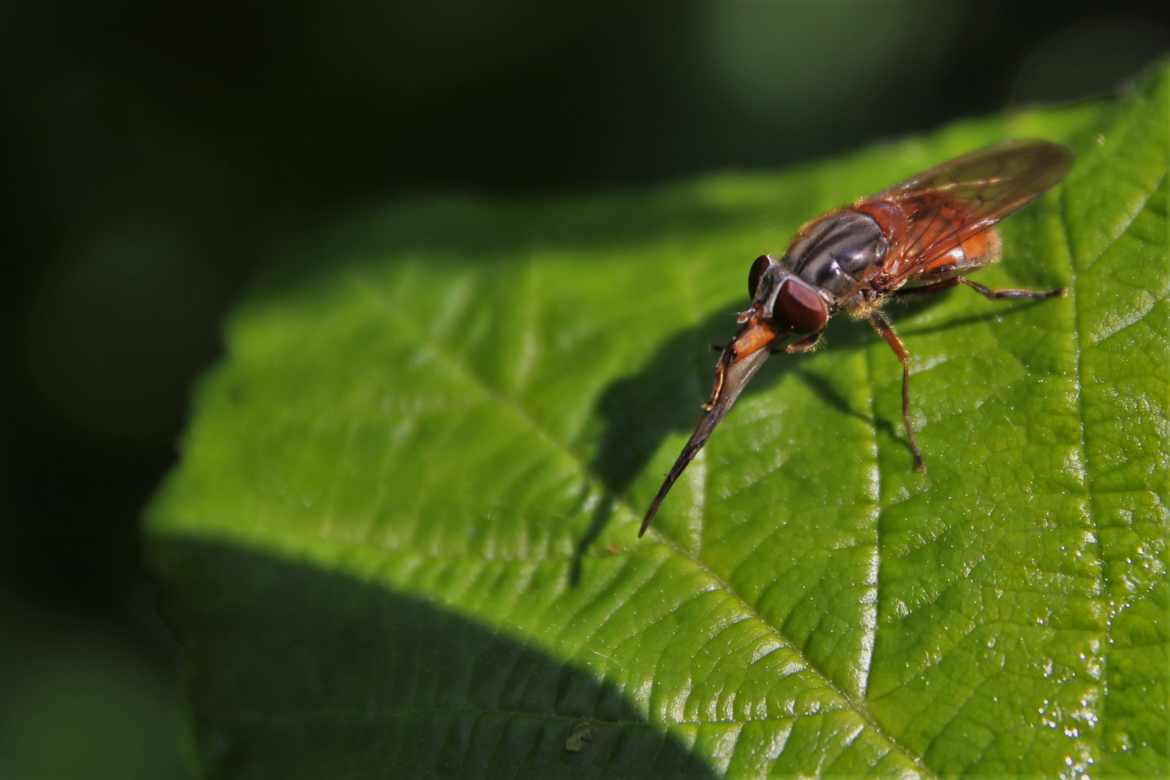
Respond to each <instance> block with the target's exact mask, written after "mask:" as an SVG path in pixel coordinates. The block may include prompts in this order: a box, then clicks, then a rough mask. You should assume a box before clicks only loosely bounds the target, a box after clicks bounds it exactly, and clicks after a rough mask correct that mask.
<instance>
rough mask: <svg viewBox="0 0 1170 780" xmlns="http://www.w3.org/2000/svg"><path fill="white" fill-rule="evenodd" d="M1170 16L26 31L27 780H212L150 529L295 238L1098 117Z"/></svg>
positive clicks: (426, 21)
mask: <svg viewBox="0 0 1170 780" xmlns="http://www.w3.org/2000/svg"><path fill="white" fill-rule="evenodd" d="M1165 6H1166V4H1165V3H1148V4H1147V3H1137V2H1131V1H1130V0H1116V1H1115V2H1111V3H1088V2H1078V1H1077V0H1069V1H1067V2H1062V3H1018V2H978V3H975V2H939V0H889V1H887V2H878V1H876V0H875V1H873V2H868V1H866V0H854V1H853V2H848V1H847V0H830V1H827V2H816V1H815V0H806V1H804V2H787V3H782V2H774V3H763V2H760V3H747V2H727V1H722V2H720V1H718V0H711V1H710V2H687V3H670V4H667V3H661V4H659V3H642V4H638V3H616V2H614V3H609V2H589V3H573V4H569V3H557V2H549V1H548V0H521V1H520V2H497V3H472V2H450V3H442V2H437V3H379V2H371V1H370V0H358V1H357V2H351V3H347V4H325V3H320V4H313V3H310V4H304V5H295V4H284V3H260V2H246V1H245V2H238V3H214V2H213V3H207V4H192V5H190V6H183V5H173V4H158V3H144V2H129V1H127V0H108V1H107V2H104V3H92V4H82V3H74V4H61V3H52V2H43V3H39V4H24V5H22V4H9V5H7V6H6V8H5V9H4V10H3V11H0V19H3V25H2V31H0V35H2V36H3V37H2V38H0V58H3V66H4V68H3V69H4V76H3V79H4V83H5V87H6V90H5V92H6V100H5V110H6V112H7V117H6V120H7V121H5V122H4V126H3V131H2V132H3V133H4V134H5V136H6V137H5V139H4V141H5V143H4V151H5V154H6V161H5V162H6V165H5V181H6V184H7V207H6V210H5V213H6V214H7V220H6V225H5V229H4V233H5V239H6V241H5V245H6V247H7V251H6V253H5V263H4V268H5V272H6V273H5V276H4V278H3V281H4V285H3V292H2V296H3V306H2V307H0V316H2V317H3V323H2V324H3V327H2V328H0V337H2V338H3V339H4V340H5V343H6V349H5V353H4V354H5V357H6V363H7V364H8V366H9V367H10V373H9V379H8V380H7V381H5V382H4V383H3V385H2V387H3V391H2V392H3V401H4V404H5V406H4V408H5V409H7V412H6V413H5V418H6V421H7V424H6V425H5V426H4V447H3V449H2V450H0V466H2V467H3V468H2V471H0V473H2V477H0V479H2V480H3V483H2V487H3V496H4V499H5V503H6V504H7V506H6V507H5V509H4V523H3V527H2V528H0V531H3V542H2V543H0V777H5V778H7V777H28V778H38V777H46V778H61V777H110V778H135V777H143V778H146V777H150V778H156V777H182V776H185V774H186V769H185V764H184V761H183V757H182V750H183V749H184V748H183V744H182V740H183V736H182V735H183V733H184V729H185V725H184V716H183V714H182V693H181V691H180V688H179V685H178V683H177V679H178V678H177V671H176V670H177V668H178V667H177V662H176V655H177V647H176V644H175V641H174V639H173V637H171V636H170V634H169V633H168V631H167V629H166V626H165V624H164V623H163V622H162V621H161V620H160V619H159V618H158V616H157V613H156V610H155V599H156V594H155V592H154V589H153V586H152V584H151V582H150V580H149V578H148V577H147V576H146V575H145V574H144V573H143V572H142V571H141V567H140V562H139V552H138V543H137V538H136V534H137V528H138V523H139V518H140V513H141V510H142V508H143V505H144V503H145V502H146V501H147V499H148V498H149V497H150V495H151V493H152V491H154V490H155V488H156V487H157V485H158V484H159V480H160V479H161V478H162V476H163V475H164V474H165V473H166V471H167V470H168V469H170V468H171V467H172V466H173V465H174V462H175V441H176V439H177V437H178V435H179V433H180V431H181V429H182V426H183V424H184V420H185V414H186V408H187V399H188V393H189V391H190V388H191V384H192V381H193V380H194V379H195V378H196V377H197V376H198V374H199V373H200V372H201V371H202V370H203V369H205V368H206V367H207V366H209V365H210V364H212V363H213V362H214V361H215V360H216V358H217V356H218V354H219V353H220V320H221V317H222V315H223V314H224V312H225V311H226V310H227V309H228V308H229V307H230V306H231V304H232V302H233V300H234V299H235V298H236V297H237V296H238V295H239V294H240V292H241V289H242V288H243V286H244V285H245V284H246V283H247V280H248V278H249V275H250V273H251V272H252V271H253V270H254V269H255V268H256V266H257V264H258V262H259V261H260V255H261V250H260V248H261V247H262V246H263V245H264V244H265V242H267V241H268V240H270V239H271V238H272V237H273V236H279V235H281V234H282V233H284V232H288V231H291V230H295V229H297V228H298V227H300V226H303V225H305V224H314V223H319V222H324V221H328V220H329V219H330V218H331V217H333V216H335V215H338V214H340V213H343V212H345V211H346V210H347V209H349V208H351V207H356V206H368V205H370V204H372V203H379V202H385V203H392V202H394V201H395V200H400V199H404V198H410V197H414V196H416V195H419V194H424V193H427V192H435V191H444V190H451V189H459V190H468V191H476V192H481V193H496V194H501V195H505V196H506V195H508V194H513V193H525V194H529V195H531V194H547V195H549V196H553V195H555V194H557V193H561V192H566V191H580V190H596V189H603V188H609V187H625V188H628V187H631V186H633V187H639V186H652V185H655V184H657V183H659V182H663V181H667V180H670V179H673V178H677V177H682V176H688V175H692V174H698V173H702V172H708V171H715V170H726V169H729V168H734V169H744V168H769V169H775V168H779V167H781V166H784V165H786V164H789V163H793V162H796V161H802V160H807V159H809V158H814V157H820V156H826V155H831V154H834V153H835V152H838V151H841V150H845V149H849V148H852V147H855V146H858V145H860V144H864V143H867V142H870V141H874V140H877V139H881V138H885V137H892V136H898V135H901V134H904V133H907V132H913V131H920V130H926V129H930V128H932V127H935V126H937V125H939V124H941V123H944V122H947V121H949V120H952V119H955V118H958V117H962V116H968V115H979V114H984V113H989V112H997V111H1001V110H1003V109H1005V108H1010V107H1013V106H1019V105H1022V104H1029V103H1034V102H1046V101H1055V100H1069V99H1077V98H1082V97H1090V96H1095V95H1102V94H1106V93H1108V92H1110V91H1111V90H1112V89H1113V88H1114V87H1115V86H1117V85H1118V84H1119V83H1121V82H1123V81H1124V80H1125V79H1126V78H1127V77H1130V76H1132V75H1133V74H1134V73H1135V72H1137V71H1139V70H1140V69H1141V68H1142V67H1143V66H1145V65H1148V64H1149V63H1150V62H1151V61H1152V60H1154V59H1156V58H1157V57H1159V56H1160V55H1162V54H1164V53H1165V52H1168V51H1170V20H1168V18H1167V11H1166V10H1165V9H1164V7H1165Z"/></svg>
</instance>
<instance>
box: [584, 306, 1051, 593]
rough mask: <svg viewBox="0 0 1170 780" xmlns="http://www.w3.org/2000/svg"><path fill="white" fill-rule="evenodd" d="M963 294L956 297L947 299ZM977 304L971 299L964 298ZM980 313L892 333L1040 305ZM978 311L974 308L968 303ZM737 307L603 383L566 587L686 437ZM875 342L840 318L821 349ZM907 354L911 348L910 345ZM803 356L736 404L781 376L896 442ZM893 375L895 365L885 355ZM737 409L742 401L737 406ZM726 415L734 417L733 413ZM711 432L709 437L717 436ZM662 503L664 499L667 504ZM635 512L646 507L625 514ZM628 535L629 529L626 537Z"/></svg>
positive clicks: (904, 314) (894, 314)
mask: <svg viewBox="0 0 1170 780" xmlns="http://www.w3.org/2000/svg"><path fill="white" fill-rule="evenodd" d="M956 293H958V294H963V292H962V291H961V290H956V291H952V292H951V293H950V294H956ZM967 294H968V295H971V297H972V298H978V296H976V295H974V294H973V293H967ZM943 297H944V296H930V297H922V298H919V297H915V298H908V299H906V300H904V301H899V302H898V303H897V305H896V306H890V307H888V309H889V312H890V316H891V318H892V319H894V321H895V324H896V323H897V321H898V320H899V319H909V318H911V317H912V316H913V315H914V314H916V313H919V312H921V311H924V310H926V309H928V308H930V307H932V306H934V305H935V304H936V303H938V302H940V301H941V300H942V298H943ZM979 301H981V302H982V303H984V304H987V308H986V310H983V311H979V312H978V313H976V314H972V315H969V316H964V317H960V318H957V319H953V320H948V321H947V322H944V323H940V324H937V325H930V326H925V327H919V328H913V327H908V328H900V329H899V332H900V333H901V334H902V335H903V336H904V337H906V338H908V339H910V340H912V339H913V337H914V336H915V335H924V334H928V333H935V332H938V331H942V330H949V329H952V328H958V327H961V326H964V325H971V324H976V323H980V322H987V321H990V320H994V319H995V318H997V317H1001V316H1004V315H1007V314H1010V313H1012V312H1014V311H1019V310H1023V309H1025V308H1029V307H1031V306H1035V305H1043V303H1044V302H1043V301H1032V302H1028V303H1020V302H1018V301H1016V302H1013V303H1015V305H1014V306H1008V307H1004V306H1002V305H996V304H995V303H992V302H990V301H984V300H983V299H979ZM976 305H978V304H976ZM742 306H743V301H733V302H729V303H728V304H727V305H725V306H723V307H721V308H719V309H718V310H716V311H715V312H713V313H712V314H710V315H708V316H707V317H705V318H704V319H703V320H701V321H700V322H698V323H696V324H693V325H688V326H686V327H683V328H680V329H679V330H678V331H676V332H675V333H674V334H673V335H672V336H670V337H669V338H668V339H666V340H665V341H664V342H663V344H662V346H661V347H659V348H658V349H657V350H656V351H655V352H654V354H653V355H652V356H651V358H650V359H649V360H648V361H647V362H646V363H645V365H643V367H642V368H641V369H640V370H639V371H638V372H637V373H635V374H630V375H627V376H624V377H622V378H620V379H617V380H615V381H614V382H612V383H610V384H609V385H608V386H607V387H606V389H605V390H604V392H603V393H602V394H601V397H600V400H599V401H598V403H597V407H596V414H597V415H598V416H599V417H600V418H601V419H602V420H603V432H602V436H601V446H600V448H599V450H598V453H597V456H596V457H595V458H594V459H593V461H592V462H591V463H590V472H591V473H593V474H595V475H597V476H598V477H599V478H600V479H601V480H602V483H603V484H604V485H605V495H604V496H603V497H602V499H601V500H600V501H599V502H598V503H597V505H596V507H595V508H594V510H593V514H592V519H591V521H590V524H589V527H588V528H587V529H586V531H585V534H584V535H583V536H582V537H581V538H580V539H579V540H578V542H577V545H576V548H575V553H574V556H573V566H572V571H571V579H570V581H571V582H572V583H574V584H576V583H577V582H578V580H579V577H580V571H581V559H582V556H584V555H585V553H586V552H587V551H588V550H589V548H590V547H591V546H592V545H593V543H594V542H595V541H597V539H598V538H599V537H600V536H601V534H602V532H603V531H604V530H605V528H606V526H607V525H608V523H609V519H610V516H611V515H612V514H613V510H614V504H615V503H616V502H618V501H620V500H621V498H620V497H622V496H625V495H627V492H626V491H627V490H628V489H629V487H630V485H631V483H632V482H633V480H634V479H635V478H636V477H637V476H638V475H639V474H641V473H642V472H643V470H644V469H645V468H646V467H647V465H648V464H649V462H650V459H651V458H652V457H654V454H655V453H656V452H657V451H658V449H659V448H660V447H661V446H662V441H663V439H665V438H666V437H667V436H669V435H671V434H673V433H683V434H687V433H690V431H691V430H692V429H693V428H694V426H695V423H696V422H697V421H698V419H699V417H700V416H701V414H702V412H701V411H700V409H699V407H700V404H701V403H702V402H703V401H704V400H706V398H707V395H708V394H709V392H710V389H711V383H712V382H713V379H714V366H715V361H716V356H715V354H714V352H713V350H712V349H711V347H712V345H715V344H720V343H725V342H726V341H728V340H729V339H730V338H731V337H732V336H733V335H734V332H735V315H734V312H735V311H736V310H737V308H742ZM880 342H881V340H880V338H879V337H878V336H877V335H876V334H875V333H874V332H873V331H872V330H871V329H870V328H869V326H868V325H866V324H865V323H863V322H855V321H851V320H850V319H849V318H848V317H847V316H845V315H843V314H839V315H837V316H836V317H835V318H834V319H833V320H831V321H830V323H829V328H828V330H827V331H826V334H825V340H824V344H825V346H824V348H825V349H827V350H831V351H834V352H847V351H849V350H854V349H859V348H862V347H866V346H868V345H870V344H874V343H880ZM910 348H911V353H912V354H913V344H912V343H911V344H910ZM805 357H806V356H803V355H786V354H778V355H775V356H773V357H772V358H771V359H770V360H769V361H768V362H767V363H766V364H765V365H764V367H763V368H762V369H760V372H759V374H757V375H756V377H755V378H754V379H753V380H752V382H751V383H750V384H749V385H748V386H747V389H746V390H744V393H743V396H742V397H743V398H746V397H749V396H751V395H754V394H756V393H761V392H764V391H766V390H769V389H770V388H771V387H772V386H773V385H775V384H776V383H777V382H779V381H780V379H781V378H782V377H783V376H784V375H785V374H786V373H788V372H791V373H792V374H793V375H794V376H795V377H797V378H798V379H799V380H800V381H803V382H805V383H807V384H808V386H809V387H810V389H812V391H813V392H814V393H816V394H817V395H818V396H819V397H820V398H821V400H822V401H824V403H825V404H826V405H827V406H828V407H830V408H831V409H833V410H835V411H836V412H839V413H841V414H847V415H851V416H853V417H857V418H859V419H863V420H865V421H867V422H870V423H871V424H873V425H875V426H878V427H879V428H880V429H881V430H882V431H883V432H884V433H886V434H887V435H891V436H893V437H894V438H898V439H904V436H905V434H904V433H903V431H902V427H901V420H900V419H899V420H889V419H876V420H875V419H873V417H872V415H870V414H869V412H868V410H858V409H855V408H853V407H851V406H850V405H849V403H848V402H847V401H846V400H845V398H844V396H843V395H842V394H841V392H840V391H839V390H838V389H837V388H834V387H833V386H832V385H831V384H830V383H828V382H826V381H825V380H824V379H823V378H822V377H819V376H816V375H815V374H813V373H811V372H807V371H804V370H802V368H801V361H802V360H804V359H805ZM888 358H889V360H890V362H891V363H892V364H893V368H891V371H892V372H896V371H897V358H896V357H895V356H894V354H893V353H892V352H891V353H890V354H889V355H888ZM741 402H742V401H741ZM731 414H735V410H734V409H733V410H732V412H731ZM718 435H719V431H718V430H716V432H715V434H714V436H718ZM668 501H669V498H668ZM631 508H632V509H633V510H634V511H635V512H637V513H640V512H641V511H644V510H645V508H646V507H641V506H635V507H631ZM633 533H634V529H633V528H631V534H633Z"/></svg>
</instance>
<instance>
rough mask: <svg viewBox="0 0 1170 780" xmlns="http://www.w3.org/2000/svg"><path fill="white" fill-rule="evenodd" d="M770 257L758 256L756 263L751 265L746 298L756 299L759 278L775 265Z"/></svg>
mask: <svg viewBox="0 0 1170 780" xmlns="http://www.w3.org/2000/svg"><path fill="white" fill-rule="evenodd" d="M775 262H776V261H775V260H773V259H772V257H771V256H770V255H760V256H759V257H757V258H756V262H754V263H752V270H750V271H748V297H749V298H755V297H756V289H757V288H758V287H759V286H760V277H761V276H763V275H764V271H767V270H768V268H769V267H770V266H771V265H772V264H773V263H775Z"/></svg>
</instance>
